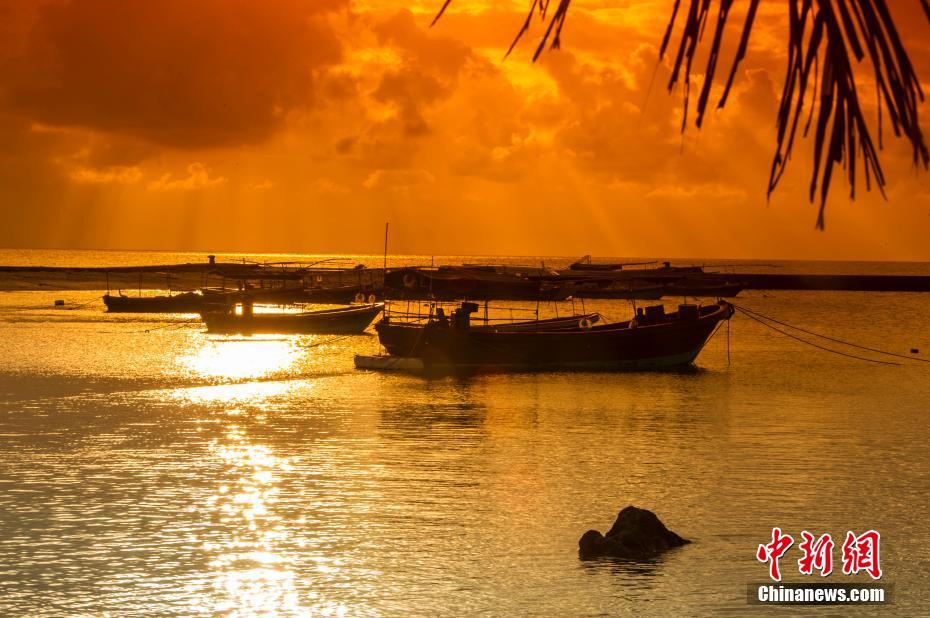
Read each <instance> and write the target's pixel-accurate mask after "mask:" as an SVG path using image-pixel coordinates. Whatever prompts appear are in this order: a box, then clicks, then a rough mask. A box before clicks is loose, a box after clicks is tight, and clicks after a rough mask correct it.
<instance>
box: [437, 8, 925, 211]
mask: <svg viewBox="0 0 930 618" xmlns="http://www.w3.org/2000/svg"><path fill="white" fill-rule="evenodd" d="M901 1H903V0H901ZM917 1H918V2H919V3H920V6H921V7H922V8H923V10H924V14H925V15H926V16H927V19H928V20H930V0H917ZM549 2H550V0H532V3H531V5H530V8H529V11H528V12H527V16H526V20H525V21H524V22H523V25H522V27H521V28H520V30H519V31H518V32H517V35H516V36H515V37H514V40H513V42H512V43H511V45H510V48H509V49H508V50H507V54H508V55H509V54H510V53H511V52H512V51H513V49H514V47H515V46H516V45H517V43H518V42H519V41H520V40H521V38H522V37H523V36H524V35H525V34H526V33H527V31H528V30H529V28H530V26H531V25H532V22H533V19H534V18H537V19H539V20H540V21H541V22H542V23H543V24H544V25H545V30H544V32H543V35H542V37H541V39H540V41H539V43H538V45H537V47H536V50H535V52H534V54H533V60H534V61H535V60H536V59H538V58H539V55H540V54H541V53H542V51H543V50H544V49H546V47H547V46H548V47H549V48H550V49H558V47H559V46H560V44H561V33H562V28H563V26H564V25H565V19H566V16H567V14H568V9H569V5H570V3H571V0H558V5H557V7H556V9H555V11H554V12H552V13H551V14H549V13H548V8H549ZM785 2H786V3H787V8H788V16H789V20H788V32H787V43H788V62H787V71H786V73H785V80H784V84H783V87H782V92H781V99H780V101H779V104H778V112H777V117H776V147H775V154H774V156H773V159H772V167H771V171H770V174H769V182H768V191H767V194H768V195H769V196H771V194H772V192H773V191H774V190H775V188H776V187H777V186H778V183H779V181H780V180H781V178H782V176H783V175H784V172H785V169H786V167H787V165H788V161H789V160H790V159H791V153H792V149H793V147H794V144H795V139H796V137H797V132H798V126H799V124H800V121H801V119H802V118H803V117H804V116H805V115H806V116H807V120H806V122H805V123H804V127H803V129H802V135H805V136H806V135H808V134H809V133H810V129H811V127H813V170H812V174H811V180H810V188H809V198H810V200H811V201H812V202H813V201H814V200H815V199H817V198H818V197H819V202H820V207H819V212H818V216H817V227H818V228H820V229H822V228H823V227H824V209H825V206H826V200H827V196H828V194H829V191H830V184H831V181H832V178H833V173H834V170H835V169H836V167H837V166H840V167H842V168H843V169H844V170H845V173H846V177H847V181H848V184H849V191H850V198H851V199H855V195H856V182H857V177H856V174H857V170H858V168H859V163H858V162H857V159H860V158H861V167H862V170H863V172H864V175H865V184H866V189H867V190H869V189H871V186H872V184H873V181H874V184H875V186H877V187H878V189H879V191H881V193H882V195H884V189H885V184H886V183H885V175H884V172H883V171H882V167H881V163H880V161H879V156H878V150H879V149H881V147H882V119H883V115H885V114H887V116H888V118H889V120H890V122H891V127H892V129H893V131H894V134H895V136H896V137H901V138H904V139H906V140H908V141H909V142H910V146H911V149H912V152H913V162H914V165H915V166H916V165H922V166H923V167H924V168H925V169H926V168H927V167H928V165H930V153H928V149H927V145H926V142H925V140H924V135H923V131H922V130H921V128H920V122H919V116H918V105H919V103H920V102H922V101H923V98H924V95H923V91H922V90H921V87H920V83H919V81H918V79H917V75H916V73H915V71H914V67H913V65H912V63H911V60H910V57H909V56H908V53H907V50H906V49H905V47H904V44H903V42H902V40H901V36H900V34H899V33H898V29H897V26H896V25H895V22H894V19H893V18H892V16H891V13H890V11H889V10H888V3H887V0H785ZM450 3H451V0H445V1H444V3H443V5H442V8H441V10H440V11H439V14H438V15H437V16H436V20H438V19H439V17H440V16H441V15H442V14H443V12H444V11H445V10H446V8H447V7H448V6H449V4H450ZM735 4H736V0H716V2H714V1H713V0H674V3H673V5H672V12H671V16H670V18H669V22H668V27H667V28H666V30H665V34H664V36H663V37H662V40H661V44H660V47H659V57H660V59H661V58H665V56H666V54H669V52H670V51H671V47H670V45H671V42H672V38H673V36H674V35H675V33H676V32H680V39H679V40H678V44H677V46H676V48H675V51H674V58H673V60H672V71H671V76H670V78H669V82H668V89H669V91H672V90H674V89H675V88H676V87H677V86H678V85H681V86H682V90H683V93H684V99H685V104H684V108H683V110H684V111H683V113H682V125H681V128H682V131H684V130H685V128H686V126H687V121H688V110H689V107H690V96H691V76H692V65H693V63H694V60H695V58H696V56H697V55H698V53H699V51H700V48H701V42H702V39H703V36H704V32H705V30H706V29H707V27H708V25H709V24H711V30H712V32H713V35H712V38H711V42H710V44H709V48H708V50H707V51H708V54H707V64H706V67H705V70H704V79H703V83H702V85H701V90H700V93H699V94H698V98H697V103H696V105H695V112H696V117H695V124H696V125H697V127H698V128H700V127H701V126H702V124H703V121H704V115H705V113H706V111H707V106H708V105H709V103H710V97H711V89H712V87H713V84H714V83H715V80H717V78H718V75H717V69H718V65H719V63H720V50H721V48H722V45H723V40H724V38H725V34H726V29H727V24H728V22H729V20H730V17H731V14H732V12H733V8H734V5H735ZM743 4H744V5H745V6H746V17H745V20H744V22H743V24H742V30H741V33H740V39H739V45H738V47H737V50H736V53H735V55H734V57H733V59H732V61H731V65H730V71H729V75H728V77H727V80H726V83H725V85H724V87H723V93H722V95H721V97H720V99H719V101H718V102H717V108H718V109H719V108H722V107H724V106H725V105H726V103H727V100H728V98H729V95H730V92H731V90H732V88H733V83H734V81H735V78H736V76H737V74H738V69H739V66H740V63H741V62H742V61H743V59H744V58H745V56H746V50H747V48H748V45H749V40H750V37H751V33H752V29H753V25H754V23H755V20H756V18H757V16H758V9H759V6H760V4H761V0H743ZM714 5H716V16H715V17H714V16H713V15H712V14H713V13H714ZM436 20H434V23H435V21H436ZM864 61H867V62H868V64H869V65H870V66H871V69H872V74H873V77H874V79H875V83H876V91H877V99H878V114H877V115H878V142H877V146H876V142H874V141H873V140H872V135H871V132H870V128H869V126H868V123H867V120H866V115H865V113H864V112H863V108H862V105H861V104H860V96H859V89H858V88H859V85H858V84H857V82H856V70H857V68H856V67H857V66H858V65H859V64H860V63H862V62H864ZM805 105H806V106H807V107H808V109H807V111H806V114H805ZM818 194H819V195H818Z"/></svg>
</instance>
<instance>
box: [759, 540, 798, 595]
mask: <svg viewBox="0 0 930 618" xmlns="http://www.w3.org/2000/svg"><path fill="white" fill-rule="evenodd" d="M793 544H794V538H792V537H791V535H789V534H782V532H781V528H772V542H771V543H768V544H766V545H759V549H758V550H756V558H757V559H758V560H759V562H768V563H769V577H771V578H772V579H773V580H775V581H777V582H780V581H781V571H780V570H779V568H778V561H779V560H780V559H781V557H782V556H784V555H785V552H787V551H788V548H789V547H791V546H792V545H793Z"/></svg>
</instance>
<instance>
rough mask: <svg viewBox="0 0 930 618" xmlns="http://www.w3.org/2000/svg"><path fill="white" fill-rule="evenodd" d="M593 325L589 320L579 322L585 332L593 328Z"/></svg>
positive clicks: (582, 319)
mask: <svg viewBox="0 0 930 618" xmlns="http://www.w3.org/2000/svg"><path fill="white" fill-rule="evenodd" d="M592 324H593V322H591V320H589V319H588V318H581V319H580V320H578V327H579V328H583V329H585V330H588V329H589V328H591V326H592Z"/></svg>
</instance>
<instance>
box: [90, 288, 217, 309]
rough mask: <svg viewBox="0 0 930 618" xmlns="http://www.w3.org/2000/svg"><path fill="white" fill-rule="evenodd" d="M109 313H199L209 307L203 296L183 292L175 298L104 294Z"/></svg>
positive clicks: (104, 301) (174, 296)
mask: <svg viewBox="0 0 930 618" xmlns="http://www.w3.org/2000/svg"><path fill="white" fill-rule="evenodd" d="M103 304H104V305H106V307H107V311H108V312H109V313H199V312H200V311H203V310H204V309H205V307H206V305H207V301H206V300H205V297H204V295H203V294H198V293H196V292H183V293H181V294H175V295H173V296H124V295H122V294H119V295H117V296H114V295H112V294H104V296H103Z"/></svg>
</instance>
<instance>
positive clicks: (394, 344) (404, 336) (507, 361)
mask: <svg viewBox="0 0 930 618" xmlns="http://www.w3.org/2000/svg"><path fill="white" fill-rule="evenodd" d="M477 310H478V305H477V304H475V303H468V302H466V303H462V304H461V306H460V307H459V309H457V310H456V311H454V312H453V315H452V316H451V319H450V320H443V321H441V322H437V321H434V320H431V321H429V322H427V323H425V324H424V323H411V322H404V321H395V320H392V318H391V316H389V315H387V316H385V318H383V319H382V320H381V321H379V322H378V323H377V324H376V325H375V330H376V331H377V332H378V337H379V339H380V341H381V345H382V346H384V348H385V350H387V353H388V354H389V355H390V356H395V357H400V358H414V359H419V360H420V361H422V363H423V365H424V368H425V369H440V370H449V369H451V370H465V371H508V370H539V369H593V370H638V369H671V368H678V367H685V366H688V365H690V364H692V363H693V362H694V359H695V358H697V356H698V354H699V353H700V352H701V350H702V349H703V347H704V344H705V343H706V342H707V339H708V338H709V337H710V335H711V334H712V333H713V332H714V329H715V328H716V327H717V325H718V324H719V323H720V322H722V321H725V320H729V319H730V317H731V316H732V315H733V312H734V309H733V306H732V305H730V304H729V303H727V302H725V301H719V302H718V303H716V304H713V305H707V306H699V305H687V304H683V305H679V307H678V311H675V312H672V313H665V308H664V307H663V306H662V305H657V306H654V307H647V308H642V307H641V308H639V311H638V313H637V316H636V317H635V318H633V319H632V320H627V321H625V322H615V323H608V324H590V323H586V322H582V321H580V320H579V321H578V322H577V323H576V324H575V325H574V326H571V327H565V328H556V329H546V328H538V329H534V328H532V327H531V326H530V325H531V324H533V323H534V322H523V323H520V324H521V328H518V329H513V330H508V329H503V330H501V329H498V330H491V329H488V328H487V327H484V326H478V327H473V326H472V325H471V320H470V315H471V314H472V313H474V312H476V311H477Z"/></svg>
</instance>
